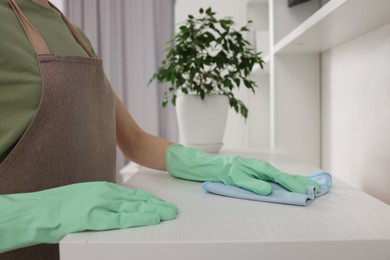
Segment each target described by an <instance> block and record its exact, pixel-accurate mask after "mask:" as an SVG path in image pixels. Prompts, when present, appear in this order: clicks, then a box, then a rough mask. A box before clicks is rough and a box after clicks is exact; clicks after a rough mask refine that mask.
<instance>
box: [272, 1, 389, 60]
mask: <svg viewBox="0 0 390 260" xmlns="http://www.w3.org/2000/svg"><path fill="white" fill-rule="evenodd" d="M389 22H390V1H389V0H374V1H369V0H331V1H329V2H328V3H327V4H325V5H324V6H323V7H322V8H320V9H319V10H318V11H317V12H316V13H314V14H313V15H312V16H311V17H309V18H308V19H307V20H306V21H304V22H303V23H302V24H301V25H299V26H298V27H297V28H296V29H295V30H293V31H292V32H291V33H289V34H288V35H287V36H286V37H284V38H283V39H282V40H280V41H279V42H278V43H276V44H275V45H274V54H278V53H316V52H318V53H319V52H323V51H326V50H328V49H330V48H333V47H335V46H338V45H340V44H343V43H344V42H347V41H349V40H352V39H354V38H356V37H358V36H360V35H363V34H365V33H367V32H369V31H372V30H374V29H376V28H379V27H381V26H383V25H385V24H387V23H389Z"/></svg>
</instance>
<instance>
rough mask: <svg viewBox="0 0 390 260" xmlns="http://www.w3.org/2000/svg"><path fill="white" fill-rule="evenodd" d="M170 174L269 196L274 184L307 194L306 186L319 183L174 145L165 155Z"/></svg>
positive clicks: (237, 158)
mask: <svg viewBox="0 0 390 260" xmlns="http://www.w3.org/2000/svg"><path fill="white" fill-rule="evenodd" d="M166 160H167V170H168V173H169V174H170V175H172V176H174V177H177V178H182V179H187V180H194V181H218V182H223V183H225V184H228V185H233V186H237V187H240V188H243V189H245V190H249V191H252V192H254V193H257V194H259V195H269V194H270V193H271V192H272V188H271V185H270V184H269V183H267V182H269V181H270V182H275V183H278V184H280V185H282V186H283V187H285V188H286V189H288V190H289V191H292V192H297V193H302V194H306V193H307V189H306V186H314V187H316V191H317V193H319V192H320V191H321V188H320V186H319V185H318V183H317V182H315V181H313V180H310V179H309V178H307V177H304V176H300V175H292V174H288V173H284V172H282V171H280V170H278V169H277V168H275V167H274V166H273V165H272V164H270V163H268V162H266V161H261V160H257V159H248V158H242V157H240V156H223V155H215V154H207V153H205V152H203V151H201V150H198V149H194V148H190V147H185V146H182V145H171V146H169V147H168V149H167V153H166Z"/></svg>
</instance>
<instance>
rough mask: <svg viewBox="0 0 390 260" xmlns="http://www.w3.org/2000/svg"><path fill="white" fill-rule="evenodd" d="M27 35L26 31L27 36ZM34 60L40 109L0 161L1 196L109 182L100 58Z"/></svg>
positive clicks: (110, 116) (31, 252) (47, 249)
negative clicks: (87, 183)
mask: <svg viewBox="0 0 390 260" xmlns="http://www.w3.org/2000/svg"><path fill="white" fill-rule="evenodd" d="M9 1H10V2H13V3H14V4H16V3H15V2H14V1H13V0H9ZM16 6H17V5H16ZM18 18H19V17H18ZM19 19H20V18H19ZM20 22H21V23H22V24H24V25H25V23H26V21H24V20H23V19H20ZM30 33H31V30H26V34H28V35H29V39H31V35H30ZM41 40H42V38H41ZM38 46H41V43H38ZM33 47H34V48H36V47H37V45H34V44H33ZM36 51H37V53H38V52H39V49H36ZM37 59H38V62H39V68H40V71H41V77H42V96H41V102H40V106H39V110H38V112H37V114H36V115H35V117H34V119H33V121H32V122H31V124H30V125H29V127H28V128H27V130H26V132H25V133H24V134H23V136H22V137H21V139H20V140H19V142H18V143H17V145H16V146H15V148H14V149H13V150H12V151H11V153H10V154H9V155H8V157H6V158H5V160H4V161H3V162H2V163H1V164H0V194H9V193H21V192H32V191H37V190H43V189H48V188H53V187H58V186H62V185H66V184H71V183H77V182H85V181H111V182H114V181H115V153H116V151H115V147H116V145H115V139H116V136H115V106H114V99H113V93H112V91H111V89H110V87H109V86H108V85H107V84H106V81H105V79H104V73H103V68H102V63H101V60H99V59H95V58H85V57H61V56H56V55H38V56H37ZM8 259H12V260H19V259H29V260H35V259H39V260H46V259H50V260H53V259H59V253H58V245H45V246H32V247H29V248H25V249H18V250H13V251H10V252H7V253H4V254H0V260H8Z"/></svg>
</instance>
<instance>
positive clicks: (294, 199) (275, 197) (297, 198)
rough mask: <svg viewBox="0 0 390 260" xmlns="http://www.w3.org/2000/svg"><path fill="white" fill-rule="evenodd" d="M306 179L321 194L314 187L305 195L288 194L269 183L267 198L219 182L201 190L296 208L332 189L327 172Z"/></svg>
mask: <svg viewBox="0 0 390 260" xmlns="http://www.w3.org/2000/svg"><path fill="white" fill-rule="evenodd" d="M307 177H308V178H310V179H312V180H314V181H316V182H318V184H319V185H320V187H321V192H320V193H318V194H317V193H316V191H315V187H313V186H308V187H306V188H307V194H300V193H294V192H290V191H288V190H287V189H285V188H284V187H282V186H280V185H279V184H276V183H273V182H270V184H271V186H272V193H271V194H270V195H268V196H262V195H258V194H255V193H253V192H250V191H247V190H244V189H241V188H238V187H236V186H230V185H225V184H223V183H221V182H208V181H207V182H204V183H203V184H202V188H203V189H204V190H205V191H207V192H210V193H214V194H218V195H223V196H227V197H233V198H239V199H247V200H257V201H263V202H270V203H280V204H288V205H297V206H307V205H309V204H310V203H311V202H312V201H314V199H315V198H317V197H320V196H322V195H325V194H326V193H328V192H329V191H330V189H331V187H332V175H330V173H328V172H319V173H316V174H313V175H309V176H307Z"/></svg>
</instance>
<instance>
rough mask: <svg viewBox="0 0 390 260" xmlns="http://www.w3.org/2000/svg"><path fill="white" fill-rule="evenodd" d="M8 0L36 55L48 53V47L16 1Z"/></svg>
mask: <svg viewBox="0 0 390 260" xmlns="http://www.w3.org/2000/svg"><path fill="white" fill-rule="evenodd" d="M8 2H9V4H10V5H11V7H12V9H13V10H14V12H15V15H16V16H17V17H18V19H19V21H21V24H22V26H23V29H24V30H25V31H26V34H27V37H28V39H29V40H30V42H31V44H32V46H33V47H34V50H35V52H36V53H37V55H44V54H49V53H50V51H49V48H48V47H47V45H46V43H45V41H44V40H43V38H42V36H41V35H40V34H39V32H38V31H37V30H36V29H35V28H34V26H33V25H32V24H31V23H30V21H29V20H28V19H27V18H26V16H25V15H24V14H23V12H22V10H20V8H19V6H18V5H17V4H16V2H15V1H14V0H9V1H8Z"/></svg>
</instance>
